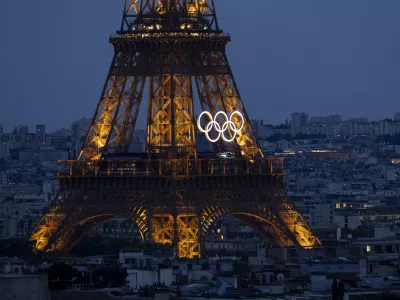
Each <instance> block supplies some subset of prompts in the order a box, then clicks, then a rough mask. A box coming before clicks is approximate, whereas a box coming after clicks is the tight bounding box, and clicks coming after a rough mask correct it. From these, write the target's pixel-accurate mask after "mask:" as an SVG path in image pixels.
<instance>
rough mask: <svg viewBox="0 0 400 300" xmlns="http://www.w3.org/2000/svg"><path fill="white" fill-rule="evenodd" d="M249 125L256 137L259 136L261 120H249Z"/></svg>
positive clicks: (261, 125) (262, 122)
mask: <svg viewBox="0 0 400 300" xmlns="http://www.w3.org/2000/svg"><path fill="white" fill-rule="evenodd" d="M250 123H251V127H253V130H254V133H255V135H256V136H257V137H259V136H260V130H261V128H262V127H263V126H264V121H263V120H250Z"/></svg>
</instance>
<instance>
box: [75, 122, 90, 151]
mask: <svg viewBox="0 0 400 300" xmlns="http://www.w3.org/2000/svg"><path fill="white" fill-rule="evenodd" d="M91 123H92V119H91V118H82V119H80V120H79V121H76V122H74V123H73V124H72V125H71V129H72V136H71V138H72V146H73V148H72V149H73V151H74V153H73V157H77V156H78V155H79V151H81V147H82V145H83V142H84V139H85V137H86V134H87V132H88V131H89V127H90V124H91Z"/></svg>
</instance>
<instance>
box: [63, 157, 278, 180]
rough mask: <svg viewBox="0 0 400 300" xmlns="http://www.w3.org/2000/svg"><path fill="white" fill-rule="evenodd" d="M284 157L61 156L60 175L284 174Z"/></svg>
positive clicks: (180, 175)
mask: <svg viewBox="0 0 400 300" xmlns="http://www.w3.org/2000/svg"><path fill="white" fill-rule="evenodd" d="M283 174H284V171H283V158H260V159H255V160H252V161H250V160H247V159H220V158H211V159H209V158H206V159H136V160H97V161H80V160H61V161H59V162H58V176H59V177H71V176H73V177H82V176H87V177H108V176H112V177H120V176H125V177H159V176H163V177H195V176H223V175H227V176H234V175H277V176H279V175H283Z"/></svg>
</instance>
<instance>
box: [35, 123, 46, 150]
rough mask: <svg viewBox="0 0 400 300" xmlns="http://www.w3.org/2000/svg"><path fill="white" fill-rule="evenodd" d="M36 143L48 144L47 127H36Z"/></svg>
mask: <svg viewBox="0 0 400 300" xmlns="http://www.w3.org/2000/svg"><path fill="white" fill-rule="evenodd" d="M36 141H37V142H38V143H40V145H44V144H46V126H44V125H36Z"/></svg>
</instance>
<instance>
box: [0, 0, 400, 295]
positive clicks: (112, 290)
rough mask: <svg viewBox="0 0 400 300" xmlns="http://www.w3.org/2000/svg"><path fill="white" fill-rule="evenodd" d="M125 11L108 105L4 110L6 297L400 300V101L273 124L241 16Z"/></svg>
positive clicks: (176, 3) (188, 4) (281, 117)
mask: <svg viewBox="0 0 400 300" xmlns="http://www.w3.org/2000/svg"><path fill="white" fill-rule="evenodd" d="M120 2H121V1H120ZM123 2H125V4H124V6H123V7H124V10H123V14H122V22H121V23H120V27H118V26H119V24H118V23H115V24H114V27H115V26H117V28H118V29H117V31H116V33H115V34H112V35H110V36H109V44H110V45H108V46H109V47H110V48H112V50H113V56H112V62H111V66H110V70H109V71H108V72H107V73H105V74H103V75H104V76H105V81H106V82H105V84H104V87H103V88H102V90H101V91H97V92H101V94H100V99H97V100H96V101H97V103H96V102H94V101H92V100H93V99H92V100H90V103H91V108H90V110H87V111H86V109H79V110H74V117H72V114H70V115H68V112H67V111H65V112H63V113H62V114H59V113H58V114H59V118H60V119H63V118H64V117H65V116H64V115H68V118H69V120H70V121H69V122H68V124H67V125H65V126H59V125H58V124H60V122H59V120H57V113H56V112H53V111H49V112H47V113H46V115H48V116H51V117H44V118H42V119H41V120H40V121H39V122H37V120H38V119H36V123H33V121H32V119H30V118H27V117H20V116H19V115H18V114H13V113H12V111H11V109H10V112H6V108H7V106H6V105H4V107H5V108H4V112H5V114H4V113H1V112H0V300H31V299H32V300H69V299H74V300H78V299H85V300H86V299H88V300H111V299H124V300H133V299H137V300H144V299H155V300H179V299H191V300H204V299H267V300H318V299H326V300H328V299H329V300H331V299H332V300H339V299H340V300H344V299H346V300H364V299H365V300H368V299H373V300H378V299H389V300H390V299H400V107H398V106H397V105H396V104H397V102H396V104H395V103H391V104H390V105H389V106H390V107H388V105H387V103H390V102H384V101H383V100H382V104H381V105H380V106H382V107H383V108H384V109H385V110H379V109H380V108H379V104H378V105H377V104H376V103H372V102H373V101H370V100H368V101H365V102H362V105H358V104H357V105H356V104H355V105H354V107H353V108H352V105H351V103H348V105H346V107H345V108H340V107H339V104H338V103H339V102H340V101H339V100H338V102H337V105H336V106H337V107H336V108H335V109H331V107H332V106H329V105H331V104H329V105H328V104H326V106H327V108H326V109H325V108H321V110H319V111H318V109H317V108H315V107H316V105H313V104H311V102H309V103H310V104H307V103H306V102H304V104H302V105H301V106H299V107H301V109H297V107H294V108H293V109H292V107H290V106H291V105H290V104H288V105H287V106H289V109H290V110H289V111H288V110H287V109H286V108H285V109H286V110H285V113H282V111H283V110H280V111H279V113H278V112H277V113H276V114H274V113H273V114H274V117H273V118H272V119H271V118H270V117H269V114H271V108H270V107H269V108H266V107H265V108H262V107H261V106H260V108H259V109H255V105H254V103H259V102H257V101H258V100H256V98H259V97H258V96H259V95H258V94H257V95H256V96H257V97H246V96H243V95H244V94H246V95H248V94H249V93H248V92H246V91H245V93H244V94H243V93H240V92H239V88H240V87H242V84H241V80H242V79H243V76H242V75H241V74H240V73H241V72H240V70H239V71H238V72H237V71H235V68H234V67H235V66H236V65H237V64H236V63H233V64H230V63H231V62H232V61H234V62H235V59H236V58H235V56H233V57H231V55H230V52H229V51H228V50H226V49H231V48H235V45H236V43H235V39H234V38H233V36H234V32H232V41H231V36H230V34H228V33H226V32H227V31H226V29H229V28H226V26H225V25H224V24H221V23H220V22H218V21H219V20H220V19H218V18H217V12H218V15H220V14H222V15H223V14H226V13H227V12H226V11H225V12H223V9H222V12H221V9H220V5H221V7H222V8H224V9H227V7H226V4H222V3H221V4H219V2H218V0H216V1H215V2H216V4H214V1H212V0H187V1H186V0H159V1H150V0H126V1H123ZM115 5H117V6H118V4H113V6H115ZM224 5H225V6H224ZM120 8H122V7H120ZM232 9H234V5H233V8H232ZM386 10H389V8H386ZM386 10H384V12H385V13H386ZM10 11H11V9H10ZM376 15H379V12H376ZM384 15H385V14H384ZM351 16H352V15H351V14H350V17H351ZM118 18H120V15H118ZM0 19H1V15H0ZM118 20H119V21H120V19H118ZM321 22H322V21H321ZM220 26H221V27H220ZM293 26H296V25H293ZM228 27H229V26H228ZM222 28H224V29H225V28H226V29H225V31H224V30H222ZM108 30H109V31H108V32H107V31H105V32H100V33H102V35H103V36H104V38H107V37H108V36H107V34H108V33H109V32H111V31H112V30H115V28H109V29H108ZM277 30H278V29H277ZM101 31H102V30H101ZM391 33H392V34H393V32H391ZM106 44H107V43H106ZM11 47H12V46H11ZM271 47H272V46H271ZM394 48H396V47H395V46H393V49H394ZM10 49H11V48H10ZM385 51H387V52H390V51H391V49H385ZM1 53H2V48H0V54H1ZM110 53H111V52H110ZM89 55H90V54H89ZM0 59H1V60H2V59H3V58H2V56H0ZM88 59H89V58H88ZM259 59H260V61H261V60H262V58H259ZM371 60H372V59H371ZM4 61H5V60H4ZM96 63H97V64H104V65H107V64H108V63H109V62H104V61H103V60H98V61H97V62H96ZM374 63H376V62H374ZM382 68H383V67H382ZM54 72H55V73H54ZM57 72H60V73H61V72H62V70H61V69H59V70H56V71H53V74H54V76H57ZM238 73H239V76H236V74H238ZM1 75H2V73H1V71H0V77H1ZM73 76H75V77H77V76H78V77H79V76H80V75H77V74H74V75H73ZM382 76H384V75H382ZM80 80H84V79H83V78H81V79H80ZM387 81H389V80H387ZM103 82H104V78H103ZM7 84H8V83H7V81H6V85H7ZM265 85H268V83H265ZM244 86H245V87H246V86H248V89H252V87H251V82H250V83H249V82H247V85H246V84H245V85H244ZM388 86H389V83H388ZM364 88H365V89H366V90H368V91H369V93H370V94H374V91H373V89H372V88H371V87H370V86H369V85H368V83H366V85H365V87H364ZM396 88H397V85H396ZM316 89H318V87H316ZM244 90H246V88H245V89H244ZM250 95H251V94H250ZM60 97H62V96H60ZM50 98H52V96H51V97H50ZM0 99H1V98H0ZM0 101H2V100H0ZM55 101H56V100H55ZM78 101H83V100H78ZM296 101H297V100H296ZM310 101H311V100H310ZM396 101H397V99H396ZM61 102H62V101H60V107H61V106H62V105H64V104H61ZM64 102H65V101H64ZM88 102H89V101H88ZM281 102H284V101H281ZM327 102H329V101H327ZM375 102H379V101H375ZM248 104H249V106H247V105H248ZM334 104H335V103H334ZM346 104H347V103H346ZM84 105H86V104H82V107H84ZM279 105H281V106H280V107H282V106H285V104H282V103H280V104H279ZM279 105H278V104H277V107H278V106H279ZM33 106H34V105H32V107H31V108H30V109H31V111H32V113H31V115H34V114H35V109H37V108H35V107H33ZM321 106H324V105H323V104H322V105H321ZM10 107H11V106H10ZM249 107H250V108H249ZM373 107H374V108H373ZM27 109H28V108H27ZM28 110H29V109H28ZM278 110H279V109H278ZM378 110H379V112H378ZM76 111H78V114H79V116H78V117H75V116H76ZM272 111H273V109H272ZM326 111H331V113H326ZM342 111H343V112H345V113H343V114H341V113H338V112H342ZM387 111H389V112H390V114H389V113H386V112H387ZM264 112H265V113H264ZM286 112H287V113H286ZM8 115H10V116H8ZM263 115H265V116H264V117H260V116H263ZM53 116H55V117H54V118H53ZM378 116H379V117H378ZM50 120H53V121H50ZM63 120H64V119H63ZM71 120H72V121H71ZM63 122H64V121H63ZM64 123H66V122H64Z"/></svg>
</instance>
